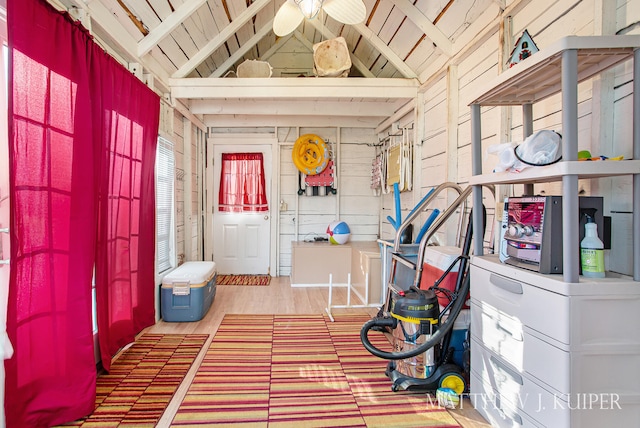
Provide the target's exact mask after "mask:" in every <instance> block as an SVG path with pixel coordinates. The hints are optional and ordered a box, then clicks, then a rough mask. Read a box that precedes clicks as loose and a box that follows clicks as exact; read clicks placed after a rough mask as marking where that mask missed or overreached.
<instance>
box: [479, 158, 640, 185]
mask: <svg viewBox="0 0 640 428" xmlns="http://www.w3.org/2000/svg"><path fill="white" fill-rule="evenodd" d="M638 173H640V160H622V161H568V162H558V163H556V164H553V165H549V166H532V167H529V168H526V169H524V170H523V171H522V172H497V173H492V174H482V175H474V176H471V177H470V178H469V184H470V185H477V184H523V183H548V182H551V181H560V180H562V177H564V176H565V175H577V176H578V178H600V177H611V176H616V175H631V174H638Z"/></svg>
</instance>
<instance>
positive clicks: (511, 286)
mask: <svg viewBox="0 0 640 428" xmlns="http://www.w3.org/2000/svg"><path fill="white" fill-rule="evenodd" d="M489 282H491V283H492V284H493V285H495V286H496V287H499V288H502V289H503V290H505V291H508V292H509V293H513V294H522V284H520V283H519V282H517V281H512V280H510V279H507V278H503V277H501V276H499V275H496V274H494V273H492V274H491V276H489Z"/></svg>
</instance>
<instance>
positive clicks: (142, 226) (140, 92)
mask: <svg viewBox="0 0 640 428" xmlns="http://www.w3.org/2000/svg"><path fill="white" fill-rule="evenodd" d="M93 70H95V71H93ZM98 70H99V72H98ZM92 79H93V80H95V81H97V83H98V85H97V86H96V87H95V93H96V94H100V96H99V98H100V99H101V100H102V107H101V117H100V126H97V127H95V132H96V135H95V136H94V137H95V139H96V140H98V141H101V142H102V146H101V147H102V149H101V152H100V154H99V158H100V160H99V165H100V176H99V182H100V189H99V201H100V202H99V216H98V247H97V253H96V293H97V309H98V338H99V341H100V353H101V356H102V365H103V367H104V368H105V369H107V370H109V368H110V366H111V358H112V357H113V356H114V355H115V354H116V353H117V352H118V350H119V349H121V348H122V347H123V346H124V345H126V344H128V343H131V342H133V341H134V340H135V335H136V334H137V333H139V332H140V331H141V330H142V329H143V328H145V327H148V326H150V325H153V324H154V323H155V306H154V293H155V286H154V281H155V278H154V257H155V181H154V167H155V157H156V144H157V139H158V124H159V117H160V116H159V115H160V107H159V106H160V101H159V98H158V96H157V95H156V94H154V93H153V92H152V91H151V90H150V89H149V88H147V87H146V86H145V85H144V84H143V83H142V82H140V81H139V80H138V79H136V78H134V77H133V76H132V75H131V73H129V72H128V71H127V70H126V69H124V68H123V67H122V66H120V65H119V64H117V63H116V62H115V61H114V60H113V59H112V58H111V57H108V56H106V55H96V56H95V57H94V60H93V62H92Z"/></svg>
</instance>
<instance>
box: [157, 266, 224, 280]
mask: <svg viewBox="0 0 640 428" xmlns="http://www.w3.org/2000/svg"><path fill="white" fill-rule="evenodd" d="M215 272H216V264H215V262H185V263H183V264H181V265H180V266H178V267H177V268H175V269H174V270H173V271H172V272H171V273H169V274H168V275H165V277H164V278H163V279H162V285H172V284H173V283H174V282H182V283H184V282H187V281H188V282H189V283H190V284H193V285H197V284H203V283H205V282H207V281H209V280H210V279H211V278H212V277H213V275H214V274H215Z"/></svg>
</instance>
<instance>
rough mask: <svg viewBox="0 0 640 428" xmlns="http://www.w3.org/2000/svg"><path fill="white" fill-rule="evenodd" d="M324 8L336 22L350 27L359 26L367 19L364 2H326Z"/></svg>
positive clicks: (339, 0)
mask: <svg viewBox="0 0 640 428" xmlns="http://www.w3.org/2000/svg"><path fill="white" fill-rule="evenodd" d="M322 8H323V9H324V11H325V12H327V14H328V15H329V16H330V17H332V18H333V19H335V20H336V21H340V22H342V23H344V24H348V25H353V24H359V23H361V22H363V21H364V19H365V18H366V17H367V7H366V6H365V5H364V2H363V1H362V0H325V2H324V4H323V5H322Z"/></svg>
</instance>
